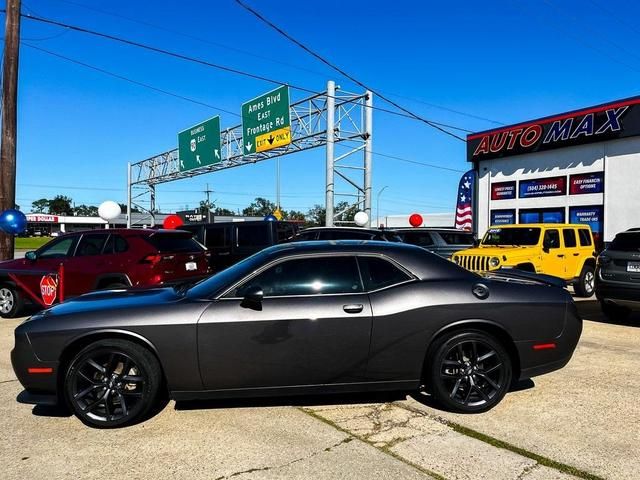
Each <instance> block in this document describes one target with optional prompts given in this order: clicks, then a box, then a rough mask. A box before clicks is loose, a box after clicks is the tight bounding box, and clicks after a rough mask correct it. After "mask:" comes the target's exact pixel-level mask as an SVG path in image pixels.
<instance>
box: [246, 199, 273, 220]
mask: <svg viewBox="0 0 640 480" xmlns="http://www.w3.org/2000/svg"><path fill="white" fill-rule="evenodd" d="M275 209H276V204H275V203H273V202H272V201H270V200H267V199H266V198H262V197H257V198H256V199H255V200H254V201H253V203H251V205H249V206H248V207H247V208H245V209H244V210H242V214H243V215H245V216H247V217H266V216H267V215H269V214H270V213H273V211H274V210H275Z"/></svg>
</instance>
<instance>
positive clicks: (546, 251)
mask: <svg viewBox="0 0 640 480" xmlns="http://www.w3.org/2000/svg"><path fill="white" fill-rule="evenodd" d="M542 251H543V252H544V253H549V246H548V245H543V246H542Z"/></svg>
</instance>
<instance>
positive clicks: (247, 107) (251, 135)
mask: <svg viewBox="0 0 640 480" xmlns="http://www.w3.org/2000/svg"><path fill="white" fill-rule="evenodd" d="M242 143H243V146H244V148H243V153H244V154H245V155H250V154H252V153H259V152H266V151H267V150H271V149H273V148H277V147H282V146H285V145H289V144H290V143H291V118H290V115H289V87H288V86H286V85H282V86H281V87H278V88H276V89H275V90H272V91H271V92H268V93H265V94H264V95H260V96H259V97H256V98H254V99H253V100H250V101H248V102H245V103H243V104H242Z"/></svg>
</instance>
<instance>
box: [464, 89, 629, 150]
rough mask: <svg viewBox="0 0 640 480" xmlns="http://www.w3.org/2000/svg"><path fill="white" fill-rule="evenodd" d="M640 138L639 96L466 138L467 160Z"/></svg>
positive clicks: (474, 134)
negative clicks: (617, 139) (639, 136)
mask: <svg viewBox="0 0 640 480" xmlns="http://www.w3.org/2000/svg"><path fill="white" fill-rule="evenodd" d="M636 135H640V97H633V98H627V99H625V100H618V101H615V102H610V103H606V104H603V105H597V106H595V107H589V108H584V109H581V110H574V111H572V112H567V113H562V114H559V115H553V116H550V117H545V118H540V119H538V120H532V121H529V122H523V123H519V124H516V125H511V126H508V127H502V128H496V129H493V130H487V131H485V132H479V133H473V134H470V135H468V136H467V160H468V161H475V160H488V159H491V158H500V157H507V156H511V155H520V154H523V153H531V152H537V151H543V150H551V149H554V148H562V147H568V146H573V145H582V144H586V143H593V142H601V141H603V140H610V139H615V138H624V137H632V136H636Z"/></svg>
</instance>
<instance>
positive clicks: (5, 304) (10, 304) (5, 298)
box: [0, 285, 24, 318]
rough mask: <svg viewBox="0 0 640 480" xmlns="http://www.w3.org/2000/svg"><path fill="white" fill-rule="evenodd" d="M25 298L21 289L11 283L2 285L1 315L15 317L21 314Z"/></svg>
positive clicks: (0, 294) (0, 292)
mask: <svg viewBox="0 0 640 480" xmlns="http://www.w3.org/2000/svg"><path fill="white" fill-rule="evenodd" d="M23 306H24V298H23V296H22V293H20V290H18V289H17V288H16V287H14V286H11V285H0V317H2V318H15V317H17V316H18V315H20V312H21V311H22V307H23Z"/></svg>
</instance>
